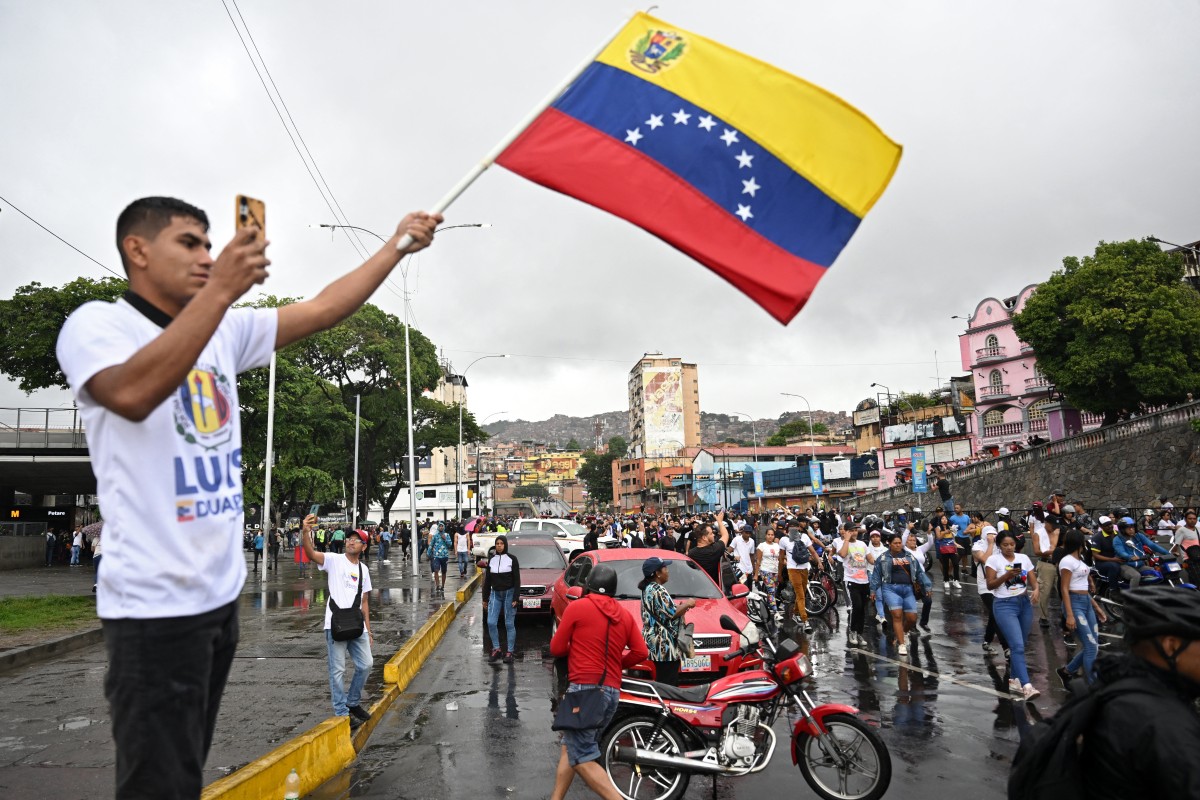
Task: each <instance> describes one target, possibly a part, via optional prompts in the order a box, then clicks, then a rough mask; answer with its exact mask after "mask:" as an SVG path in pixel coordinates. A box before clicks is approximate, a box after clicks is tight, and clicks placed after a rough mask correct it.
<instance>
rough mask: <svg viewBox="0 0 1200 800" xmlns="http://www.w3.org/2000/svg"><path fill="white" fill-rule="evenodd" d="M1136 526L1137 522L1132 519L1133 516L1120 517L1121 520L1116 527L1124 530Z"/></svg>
mask: <svg viewBox="0 0 1200 800" xmlns="http://www.w3.org/2000/svg"><path fill="white" fill-rule="evenodd" d="M1136 527H1137V523H1136V522H1134V521H1133V517H1121V521H1120V522H1118V523H1117V528H1118V529H1119V530H1124V529H1125V528H1136Z"/></svg>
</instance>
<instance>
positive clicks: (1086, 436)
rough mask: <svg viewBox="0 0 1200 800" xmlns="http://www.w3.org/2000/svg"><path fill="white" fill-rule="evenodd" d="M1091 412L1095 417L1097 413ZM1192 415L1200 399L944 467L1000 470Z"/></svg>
mask: <svg viewBox="0 0 1200 800" xmlns="http://www.w3.org/2000/svg"><path fill="white" fill-rule="evenodd" d="M1091 416H1092V417H1095V416H1096V415H1091ZM1085 419H1086V418H1085ZM1193 419H1200V400H1197V401H1195V402H1192V403H1184V404H1183V405H1178V406H1172V407H1171V408H1168V409H1165V410H1163V411H1156V412H1154V413H1152V414H1146V415H1144V416H1141V417H1135V418H1134V419H1130V420H1126V421H1125V422H1118V423H1116V424H1115V425H1109V426H1108V427H1105V428H1096V429H1095V430H1090V431H1085V432H1083V433H1080V434H1077V435H1075V436H1072V437H1070V438H1067V439H1060V440H1058V441H1057V442H1048V443H1047V444H1043V445H1038V446H1037V447H1031V448H1029V449H1027V450H1022V451H1020V452H1018V453H1009V454H1006V455H1002V456H997V457H996V458H989V459H987V460H986V461H977V462H976V463H974V464H969V465H967V466H965V467H959V468H958V469H954V470H950V469H947V470H945V471H946V472H947V473H948V474H950V475H951V476H952V477H954V478H955V479H956V480H960V479H963V478H974V477H978V476H981V475H988V474H991V473H993V472H997V471H1000V470H1008V469H1014V468H1020V467H1025V466H1029V465H1030V464H1033V463H1034V462H1036V461H1041V460H1042V459H1045V458H1053V457H1055V456H1060V455H1066V454H1067V453H1078V452H1081V451H1084V450H1091V449H1093V448H1096V447H1101V446H1103V445H1106V444H1112V443H1113V442H1121V441H1127V440H1129V439H1133V438H1136V437H1138V436H1145V435H1146V434H1148V433H1153V432H1155V431H1161V430H1166V429H1169V428H1175V427H1179V428H1180V429H1181V432H1182V431H1185V430H1187V429H1186V428H1184V427H1183V425H1184V424H1185V423H1187V422H1189V421H1190V420H1193ZM911 491H912V489H911V487H910V486H903V487H890V488H887V489H880V490H878V491H875V492H870V493H868V494H865V495H862V496H860V497H858V498H856V501H857V502H858V503H859V504H860V506H862V507H869V506H868V504H869V503H872V502H879V503H882V502H883V501H885V500H890V499H892V498H894V497H896V496H897V495H907V494H910V493H911Z"/></svg>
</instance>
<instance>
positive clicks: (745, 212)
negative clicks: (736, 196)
mask: <svg viewBox="0 0 1200 800" xmlns="http://www.w3.org/2000/svg"><path fill="white" fill-rule="evenodd" d="M737 215H738V216H739V217H741V218H742V222H745V221H746V220H748V219H751V218H753V217H754V215H753V214H751V213H750V206H744V205H742V204H741V203H738V210H737Z"/></svg>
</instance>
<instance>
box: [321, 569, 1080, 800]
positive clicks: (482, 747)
mask: <svg viewBox="0 0 1200 800" xmlns="http://www.w3.org/2000/svg"><path fill="white" fill-rule="evenodd" d="M937 584H938V585H937V586H936V587H935V589H934V598H935V599H934V608H933V615H932V618H931V627H932V635H929V636H924V637H922V638H921V640H920V644H919V646H917V647H913V646H911V645H910V655H909V656H908V657H907V662H908V665H907V666H904V665H903V664H902V662H901V661H900V660H899V658H898V656H897V655H896V653H895V646H894V645H892V646H890V647H889V646H888V644H887V643H886V641H885V640H884V639H883V637H882V636H881V635H879V628H878V626H868V633H872V632H874V635H873V636H872V637H871V642H870V644H869V646H868V647H866V648H855V649H848V648H847V646H846V631H847V625H846V621H847V616H846V609H845V608H838V609H837V610H834V609H831V610H830V611H828V612H826V614H825V615H824V617H822V618H819V619H814V620H813V622H814V626H815V631H814V633H813V634H812V635H811V636H810V637H809V638H808V643H807V644H808V650H809V655H810V657H811V660H812V662H813V665H814V673H815V676H816V679H815V683H814V685H813V688H812V689H810V694H811V695H812V696H813V697H814V699H816V700H817V701H818V702H841V703H849V704H850V705H854V706H856V707H858V708H859V709H861V711H862V715H863V716H864V717H865V718H866V719H868V720H870V721H872V722H874V723H877V724H878V726H879V729H880V732H881V734H882V736H883V738H884V741H885V742H886V743H887V746H888V748H889V751H890V753H891V758H892V769H893V776H892V782H891V788H890V789H889V791H888V793H887V797H894V798H921V800H931V798H944V797H959V796H961V797H970V798H972V800H988V799H989V798H1003V797H1004V796H1005V781H1006V779H1007V773H1008V767H1009V765H1010V762H1011V758H1012V755H1013V753H1015V751H1016V748H1017V743H1018V742H1019V739H1020V731H1021V729H1022V728H1025V727H1027V726H1028V725H1029V724H1031V722H1032V721H1036V720H1037V719H1039V718H1040V717H1041V716H1043V715H1045V716H1049V715H1050V714H1052V713H1053V712H1054V710H1055V709H1057V708H1058V706H1059V705H1061V703H1062V702H1063V701H1064V700H1065V693H1064V692H1063V691H1062V689H1061V688H1060V687H1058V686H1057V683H1058V682H1057V678H1056V677H1055V676H1054V672H1053V670H1054V668H1055V667H1056V666H1058V665H1059V664H1062V663H1065V660H1066V658H1067V657H1069V655H1068V651H1067V649H1066V647H1065V646H1064V645H1063V643H1062V640H1061V638H1060V636H1059V635H1058V634H1057V633H1055V632H1053V631H1042V630H1041V629H1039V628H1038V627H1037V625H1036V623H1035V626H1034V630H1033V633H1032V634H1031V636H1030V641H1029V647H1028V655H1029V664H1030V670H1031V672H1032V678H1033V683H1034V685H1035V686H1037V687H1038V688H1039V689H1040V690H1041V691H1042V692H1043V694H1042V696H1041V697H1039V698H1037V699H1036V700H1035V701H1034V702H1032V703H1028V704H1026V703H1020V702H1014V701H1013V700H1011V699H1009V697H1008V695H1007V694H1006V693H1003V687H1004V686H1005V684H1006V680H1007V676H1006V675H1005V674H1004V670H1005V663H1004V660H1003V658H996V657H988V656H986V655H985V654H984V653H983V652H982V648H981V644H982V641H983V639H982V637H983V620H982V619H981V617H980V609H981V605H982V604H981V603H980V601H979V598H978V595H977V593H976V591H975V586H974V584H972V583H968V582H966V581H964V582H963V588H962V589H961V590H951V592H950V593H949V594H948V595H947V594H944V593H943V591H942V589H941V586H940V581H937ZM485 629H486V625H485V624H484V620H483V618H482V614H481V608H480V604H479V599H478V597H476V598H474V599H473V600H472V601H471V602H470V603H469V604H468V605H467V607H466V608H464V609H463V611H462V613H461V615H460V616H459V618H458V619H457V620H456V621H455V623H454V625H453V626H452V627H451V629H450V630H449V631H448V633H447V635H446V638H445V639H444V640H443V642H442V644H441V645H440V646H439V647H438V649H437V650H436V651H435V652H434V654H433V655H432V656H431V657H430V660H429V661H427V662H426V665H425V667H424V668H423V670H422V672H421V674H420V675H419V676H418V678H417V679H416V680H415V681H414V682H413V684H412V685H411V686H410V687H409V690H408V691H407V692H406V693H405V694H404V695H403V696H402V697H401V698H400V699H399V700H398V701H397V702H396V704H395V705H394V706H393V707H392V708H391V709H389V711H388V712H387V713H386V714H385V717H384V718H383V719H382V720H380V723H379V726H378V727H377V728H376V730H375V732H374V734H373V735H372V737H371V739H370V741H369V742H368V745H367V747H366V748H365V749H364V751H363V752H362V753H361V754H360V755H359V759H358V760H357V761H356V762H355V764H354V765H353V766H352V767H351V768H350V769H348V770H347V771H346V772H344V773H343V774H342V775H340V776H339V777H338V778H336V779H334V780H332V781H330V782H329V783H327V784H326V785H325V786H324V787H322V788H321V789H320V790H319V791H318V792H317V793H315V794H314V795H312V796H313V797H316V798H321V800H332V798H343V797H349V796H353V797H365V798H456V797H480V798H509V797H512V798H527V797H528V798H540V797H547V796H548V795H549V792H550V790H551V788H552V785H553V773H554V764H555V762H556V760H557V758H558V747H559V745H558V738H557V735H556V734H555V733H553V732H552V731H551V730H550V722H551V710H550V707H551V705H550V704H551V696H552V693H553V687H554V666H553V660H552V659H551V658H550V655H549V640H550V626H549V622H548V620H545V621H534V620H532V619H526V618H522V619H521V620H520V621H519V626H518V633H517V639H518V644H517V660H516V663H515V664H513V665H503V664H501V665H495V666H493V665H490V664H489V663H488V661H487V655H486V654H487V650H486V649H485V641H484V640H485V637H486V633H485ZM501 630H503V627H502V628H501ZM775 733H776V735H777V736H778V737H779V741H780V746H779V747H778V748H777V750H776V753H775V756H774V758H773V760H772V762H771V764H770V765H769V766H768V767H767V769H766V770H765V771H763V772H762V773H759V774H757V775H753V776H747V777H743V778H718V780H717V788H716V795H715V796H716V797H719V798H761V797H779V798H783V797H808V796H814V795H813V794H812V792H811V791H810V789H809V788H808V785H807V784H806V783H805V782H804V779H803V778H802V777H801V775H800V773H799V770H798V769H797V768H796V767H794V766H793V765H792V763H791V757H790V752H789V750H788V748H787V746H786V742H788V741H789V739H788V726H787V721H786V717H785V716H783V715H781V718H780V719H779V720H778V721H777V722H776V724H775ZM577 783H578V781H577ZM570 796H571V797H589V796H591V795H590V794H589V793H588V792H586V791H585V790H584V789H583V788H582V784H579V785H577V786H575V787H572V793H571V795H570ZM685 796H686V797H688V798H709V797H713V792H712V779H711V778H708V777H700V776H696V777H694V778H693V779H692V783H691V786H690V787H689V789H688V792H687V794H686V795H685Z"/></svg>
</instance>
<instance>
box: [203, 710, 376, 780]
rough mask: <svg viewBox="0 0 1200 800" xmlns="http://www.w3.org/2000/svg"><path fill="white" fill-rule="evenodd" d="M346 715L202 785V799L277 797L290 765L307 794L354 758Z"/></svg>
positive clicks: (324, 723)
mask: <svg viewBox="0 0 1200 800" xmlns="http://www.w3.org/2000/svg"><path fill="white" fill-rule="evenodd" d="M354 758H355V752H354V748H353V747H351V745H350V720H349V718H348V717H331V718H330V719H327V720H325V721H324V722H322V723H320V724H319V725H317V726H316V727H314V728H313V729H312V730H310V731H307V732H306V733H302V734H300V735H299V736H297V737H296V738H294V739H292V740H291V741H288V742H285V743H284V744H282V745H280V746H279V747H277V748H275V749H274V750H272V751H271V752H270V753H267V754H266V755H265V756H262V757H261V758H258V759H255V760H254V761H252V762H250V763H249V764H247V765H246V766H244V767H242V768H241V769H239V770H237V771H236V772H234V773H232V774H230V775H227V776H225V777H224V778H221V779H219V780H216V781H213V782H212V783H210V784H209V785H208V786H205V787H204V791H203V792H202V793H201V794H200V798H201V800H215V798H221V800H260V798H266V797H280V796H282V794H283V783H284V781H285V780H286V779H287V776H288V773H289V772H291V771H292V770H293V769H294V770H296V773H297V774H298V775H299V776H300V794H301V795H302V796H303V795H306V794H308V793H309V792H311V791H313V790H314V789H316V788H317V787H318V786H320V785H321V784H323V783H324V782H325V781H327V780H329V779H330V778H332V777H333V776H334V775H337V774H338V773H339V772H341V771H342V770H344V769H345V768H346V767H348V766H350V764H351V762H353V761H354Z"/></svg>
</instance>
